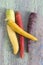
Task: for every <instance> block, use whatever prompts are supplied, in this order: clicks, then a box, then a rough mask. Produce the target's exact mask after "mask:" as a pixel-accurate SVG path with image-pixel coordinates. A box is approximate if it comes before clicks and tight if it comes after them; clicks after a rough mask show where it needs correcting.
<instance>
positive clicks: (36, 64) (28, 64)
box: [0, 0, 43, 65]
mask: <svg viewBox="0 0 43 65" xmlns="http://www.w3.org/2000/svg"><path fill="white" fill-rule="evenodd" d="M9 8H10V9H14V10H15V11H20V12H21V14H22V19H23V24H24V29H25V30H26V28H27V22H28V15H29V13H30V12H36V13H38V14H40V15H41V16H38V20H37V22H36V24H35V26H34V28H35V29H34V35H36V37H38V39H39V41H38V42H32V44H31V45H30V52H29V53H28V52H27V51H26V48H25V56H24V58H23V59H21V58H20V57H19V54H18V55H17V56H15V55H13V53H12V47H11V44H10V41H9V38H8V35H7V31H6V24H5V21H4V19H5V10H6V9H9ZM26 45H27V42H26V41H25V47H26ZM0 65H43V0H0Z"/></svg>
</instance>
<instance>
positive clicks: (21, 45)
mask: <svg viewBox="0 0 43 65" xmlns="http://www.w3.org/2000/svg"><path fill="white" fill-rule="evenodd" d="M15 16H16V17H15V19H16V23H17V24H18V25H19V26H20V27H21V28H22V29H23V23H22V18H21V14H20V13H19V12H16V14H15ZM19 43H20V57H21V58H23V57H24V37H23V36H22V35H20V37H19Z"/></svg>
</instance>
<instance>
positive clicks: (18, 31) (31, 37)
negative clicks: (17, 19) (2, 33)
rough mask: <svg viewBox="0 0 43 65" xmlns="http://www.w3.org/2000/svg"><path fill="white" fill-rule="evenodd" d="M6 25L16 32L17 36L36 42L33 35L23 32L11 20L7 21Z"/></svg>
mask: <svg viewBox="0 0 43 65" xmlns="http://www.w3.org/2000/svg"><path fill="white" fill-rule="evenodd" d="M7 24H8V25H9V26H10V27H11V28H12V30H13V31H15V32H17V33H18V34H20V35H22V36H24V37H26V38H28V39H31V40H33V41H38V39H37V38H36V37H34V36H33V35H31V34H29V33H27V32H25V31H24V30H23V29H22V28H20V27H19V26H18V25H17V24H16V23H14V22H13V21H12V20H9V21H7Z"/></svg>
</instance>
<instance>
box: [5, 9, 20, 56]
mask: <svg viewBox="0 0 43 65" xmlns="http://www.w3.org/2000/svg"><path fill="white" fill-rule="evenodd" d="M6 20H12V22H15V13H14V11H13V10H11V9H8V10H6ZM7 32H8V36H9V39H10V41H11V44H12V47H13V53H14V54H15V55H16V54H17V53H18V51H19V45H18V39H17V36H16V33H15V32H14V31H13V30H12V29H11V27H9V25H7Z"/></svg>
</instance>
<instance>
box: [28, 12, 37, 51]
mask: <svg viewBox="0 0 43 65" xmlns="http://www.w3.org/2000/svg"><path fill="white" fill-rule="evenodd" d="M36 20H37V14H36V13H34V12H32V13H30V15H29V19H28V24H27V31H28V32H29V33H31V34H32V29H33V28H34V23H35V22H36ZM30 44H31V40H28V52H29V46H30Z"/></svg>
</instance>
